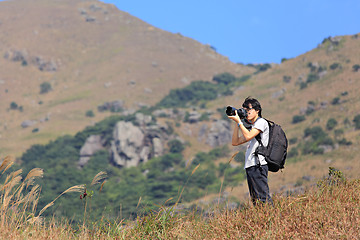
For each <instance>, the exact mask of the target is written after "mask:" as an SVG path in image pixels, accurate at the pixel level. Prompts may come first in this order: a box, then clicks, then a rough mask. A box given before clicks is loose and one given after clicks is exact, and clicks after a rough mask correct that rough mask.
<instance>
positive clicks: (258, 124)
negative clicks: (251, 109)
mask: <svg viewBox="0 0 360 240" xmlns="http://www.w3.org/2000/svg"><path fill="white" fill-rule="evenodd" d="M265 127H266V120H265V119H263V118H260V119H259V120H257V121H256V122H255V124H254V128H256V129H258V130H260V131H261V132H264V131H265Z"/></svg>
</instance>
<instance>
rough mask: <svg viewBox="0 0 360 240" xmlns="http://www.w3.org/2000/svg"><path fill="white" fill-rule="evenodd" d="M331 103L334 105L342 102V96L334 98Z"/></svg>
mask: <svg viewBox="0 0 360 240" xmlns="http://www.w3.org/2000/svg"><path fill="white" fill-rule="evenodd" d="M331 104H332V105H338V104H340V98H339V97H335V98H333V100H331Z"/></svg>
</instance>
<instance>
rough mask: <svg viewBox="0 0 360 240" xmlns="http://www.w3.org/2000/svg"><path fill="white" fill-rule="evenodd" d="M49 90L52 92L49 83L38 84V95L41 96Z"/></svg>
mask: <svg viewBox="0 0 360 240" xmlns="http://www.w3.org/2000/svg"><path fill="white" fill-rule="evenodd" d="M51 90H52V87H51V84H50V83H49V82H43V83H42V84H40V93H41V94H44V93H48V92H50V91H51Z"/></svg>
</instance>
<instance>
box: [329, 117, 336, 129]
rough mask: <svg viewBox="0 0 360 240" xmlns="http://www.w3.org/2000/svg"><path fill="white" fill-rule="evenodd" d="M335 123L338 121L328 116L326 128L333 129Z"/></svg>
mask: <svg viewBox="0 0 360 240" xmlns="http://www.w3.org/2000/svg"><path fill="white" fill-rule="evenodd" d="M337 123H338V122H337V121H336V120H335V119H334V118H330V119H329V120H328V121H327V123H326V129H327V130H333V129H334V128H335V127H336V125H337Z"/></svg>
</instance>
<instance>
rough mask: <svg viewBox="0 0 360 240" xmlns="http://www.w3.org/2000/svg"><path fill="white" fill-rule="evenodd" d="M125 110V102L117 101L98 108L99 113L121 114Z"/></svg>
mask: <svg viewBox="0 0 360 240" xmlns="http://www.w3.org/2000/svg"><path fill="white" fill-rule="evenodd" d="M123 108H124V102H123V101H122V100H116V101H112V102H105V103H104V104H103V105H100V106H98V111H99V112H104V111H111V112H121V111H122V110H123Z"/></svg>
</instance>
